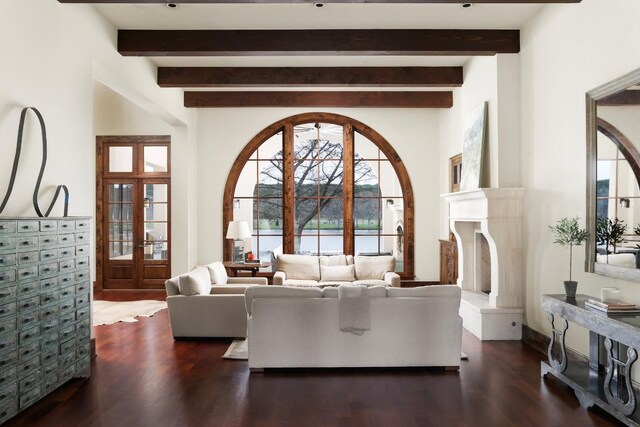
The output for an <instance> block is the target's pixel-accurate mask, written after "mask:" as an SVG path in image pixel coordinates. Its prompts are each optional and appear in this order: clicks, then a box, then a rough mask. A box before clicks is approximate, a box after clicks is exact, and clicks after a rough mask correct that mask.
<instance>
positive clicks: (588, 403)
mask: <svg viewBox="0 0 640 427" xmlns="http://www.w3.org/2000/svg"><path fill="white" fill-rule="evenodd" d="M574 393H575V394H576V397H577V398H578V402H580V406H582V407H583V408H584V409H588V408H591V407H592V406H593V405H594V404H595V401H594V400H593V396H592V395H591V394H589V393H587V392H586V391H582V390H579V389H575V390H574Z"/></svg>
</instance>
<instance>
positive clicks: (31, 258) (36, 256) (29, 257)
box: [18, 251, 40, 265]
mask: <svg viewBox="0 0 640 427" xmlns="http://www.w3.org/2000/svg"><path fill="white" fill-rule="evenodd" d="M38 261H40V252H38V251H30V252H22V253H20V254H18V265H21V264H30V263H32V262H38Z"/></svg>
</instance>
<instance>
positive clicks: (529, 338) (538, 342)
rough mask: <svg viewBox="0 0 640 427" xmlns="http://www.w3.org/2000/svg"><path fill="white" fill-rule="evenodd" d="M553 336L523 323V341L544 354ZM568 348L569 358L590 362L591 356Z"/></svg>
mask: <svg viewBox="0 0 640 427" xmlns="http://www.w3.org/2000/svg"><path fill="white" fill-rule="evenodd" d="M550 341H551V338H549V337H548V336H546V335H544V334H541V333H540V332H538V331H536V330H535V329H531V328H530V327H529V326H527V325H522V342H524V343H525V344H527V345H528V346H530V347H533V348H535V349H536V350H538V351H539V352H541V353H543V354H547V349H548V348H549V342H550ZM566 350H567V359H568V360H573V361H578V362H588V361H589V358H588V357H587V356H585V355H583V354H580V353H578V352H577V351H575V350H572V349H571V348H569V347H566Z"/></svg>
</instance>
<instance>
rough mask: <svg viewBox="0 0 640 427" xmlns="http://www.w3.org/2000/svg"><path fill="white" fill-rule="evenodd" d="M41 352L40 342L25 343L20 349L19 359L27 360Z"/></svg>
mask: <svg viewBox="0 0 640 427" xmlns="http://www.w3.org/2000/svg"><path fill="white" fill-rule="evenodd" d="M39 352H40V342H39V341H35V342H32V343H29V344H25V345H24V346H21V347H20V348H19V349H18V360H27V359H28V358H30V357H31V356H34V355H36V354H38V353H39Z"/></svg>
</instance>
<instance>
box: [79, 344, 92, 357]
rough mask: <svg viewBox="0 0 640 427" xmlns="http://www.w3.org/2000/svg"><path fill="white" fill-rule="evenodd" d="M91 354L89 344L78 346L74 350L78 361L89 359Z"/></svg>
mask: <svg viewBox="0 0 640 427" xmlns="http://www.w3.org/2000/svg"><path fill="white" fill-rule="evenodd" d="M90 353H91V344H84V345H79V346H78V347H77V349H76V356H77V357H78V360H84V359H87V360H88V359H89V354H90Z"/></svg>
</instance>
